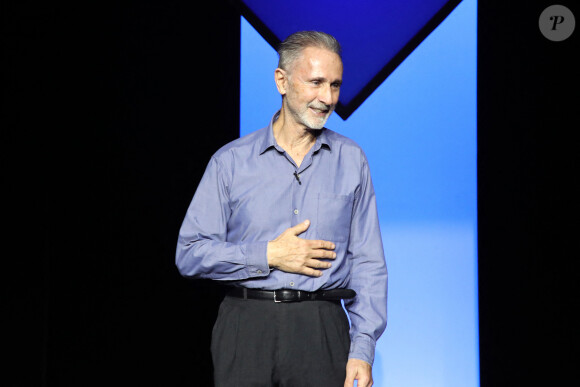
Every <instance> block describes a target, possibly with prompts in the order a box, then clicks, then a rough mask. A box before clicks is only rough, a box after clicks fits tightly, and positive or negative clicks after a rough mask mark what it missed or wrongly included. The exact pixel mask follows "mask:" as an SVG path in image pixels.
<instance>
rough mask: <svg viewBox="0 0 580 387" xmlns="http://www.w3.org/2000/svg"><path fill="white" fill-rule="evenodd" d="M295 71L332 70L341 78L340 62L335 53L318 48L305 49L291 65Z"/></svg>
mask: <svg viewBox="0 0 580 387" xmlns="http://www.w3.org/2000/svg"><path fill="white" fill-rule="evenodd" d="M293 67H294V68H295V69H300V70H302V71H322V70H323V68H324V69H326V70H331V71H332V70H334V71H335V72H339V73H340V77H342V60H341V59H340V56H338V54H336V53H335V52H332V51H330V50H328V49H325V48H320V47H314V46H313V47H306V48H305V49H303V50H302V53H301V55H300V56H299V57H298V58H296V60H295V63H293Z"/></svg>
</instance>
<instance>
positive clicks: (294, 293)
mask: <svg viewBox="0 0 580 387" xmlns="http://www.w3.org/2000/svg"><path fill="white" fill-rule="evenodd" d="M226 295H227V296H230V297H236V298H243V299H253V300H269V301H274V302H300V301H340V300H342V299H350V298H354V297H355V296H356V292H355V291H354V290H352V289H329V290H319V291H316V292H307V291H304V290H293V289H279V290H258V289H248V288H244V287H233V288H231V289H230V290H229V291H228V292H227V293H226Z"/></svg>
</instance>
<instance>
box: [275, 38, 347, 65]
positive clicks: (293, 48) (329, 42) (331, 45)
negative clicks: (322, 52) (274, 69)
mask: <svg viewBox="0 0 580 387" xmlns="http://www.w3.org/2000/svg"><path fill="white" fill-rule="evenodd" d="M307 47H319V48H324V49H327V50H329V51H331V52H334V53H335V54H336V55H338V56H339V57H340V59H341V60H342V49H341V47H340V43H338V40H336V38H335V37H334V36H332V35H330V34H327V33H325V32H321V31H298V32H295V33H293V34H292V35H290V36H288V37H287V38H286V39H284V41H283V42H282V43H280V45H279V46H278V56H279V57H280V59H279V60H278V67H279V68H281V69H282V70H289V68H290V67H291V65H292V63H293V62H294V61H295V60H296V59H298V57H300V55H301V54H302V50H304V49H305V48H307Z"/></svg>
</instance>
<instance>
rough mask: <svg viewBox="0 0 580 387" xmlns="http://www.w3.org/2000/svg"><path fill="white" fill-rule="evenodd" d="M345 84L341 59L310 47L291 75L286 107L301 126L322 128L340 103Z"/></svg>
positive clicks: (288, 83) (292, 69) (296, 62)
mask: <svg viewBox="0 0 580 387" xmlns="http://www.w3.org/2000/svg"><path fill="white" fill-rule="evenodd" d="M341 83H342V61H341V59H340V57H339V56H338V55H337V54H335V53H333V52H332V51H328V50H326V49H323V48H318V47H307V48H305V49H304V50H303V51H302V56H301V57H299V58H298V59H296V60H295V61H294V63H293V64H292V65H291V68H290V69H289V71H288V72H287V82H286V85H287V87H286V90H285V91H286V94H285V97H286V98H285V99H284V101H285V104H286V108H287V109H288V111H289V112H290V116H291V117H292V118H293V119H294V121H295V122H296V123H298V124H301V125H304V126H306V127H307V128H310V129H322V127H324V124H325V123H326V120H327V119H328V117H329V116H330V114H331V113H332V112H333V110H334V108H335V107H336V103H337V102H338V94H339V92H340V85H341Z"/></svg>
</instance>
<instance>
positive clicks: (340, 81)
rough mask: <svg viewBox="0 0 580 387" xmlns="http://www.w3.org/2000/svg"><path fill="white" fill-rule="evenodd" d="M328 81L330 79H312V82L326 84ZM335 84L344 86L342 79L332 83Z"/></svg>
mask: <svg viewBox="0 0 580 387" xmlns="http://www.w3.org/2000/svg"><path fill="white" fill-rule="evenodd" d="M326 81H328V79H326V78H324V77H314V78H310V82H326ZM330 83H333V84H339V85H341V84H342V79H336V80H334V81H333V82H330Z"/></svg>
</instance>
